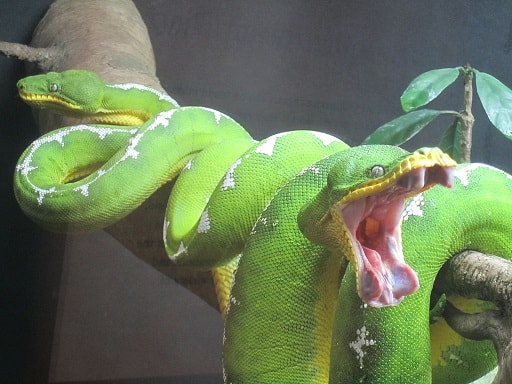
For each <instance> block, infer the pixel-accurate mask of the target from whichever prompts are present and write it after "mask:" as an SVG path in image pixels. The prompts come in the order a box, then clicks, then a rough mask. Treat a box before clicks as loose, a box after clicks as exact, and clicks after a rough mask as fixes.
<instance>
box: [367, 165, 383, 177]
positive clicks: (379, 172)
mask: <svg viewBox="0 0 512 384" xmlns="http://www.w3.org/2000/svg"><path fill="white" fill-rule="evenodd" d="M384 173H386V171H385V169H384V167H383V166H382V165H374V166H373V167H371V168H370V177H371V178H372V179H377V178H379V177H382V176H384Z"/></svg>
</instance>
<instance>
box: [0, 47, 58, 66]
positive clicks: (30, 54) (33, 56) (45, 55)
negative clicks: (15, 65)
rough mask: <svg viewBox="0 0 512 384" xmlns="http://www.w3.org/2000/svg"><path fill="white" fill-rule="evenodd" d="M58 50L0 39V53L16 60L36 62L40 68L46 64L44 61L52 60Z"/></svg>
mask: <svg viewBox="0 0 512 384" xmlns="http://www.w3.org/2000/svg"><path fill="white" fill-rule="evenodd" d="M58 52H59V50H58V48H57V47H51V48H34V47H30V46H28V45H24V44H18V43H9V42H6V41H0V53H2V54H4V55H5V56H7V57H14V58H16V59H18V60H23V61H29V62H32V63H37V64H38V66H39V67H42V68H44V67H46V66H47V64H46V63H48V62H52V61H53V60H54V57H55V56H56V55H57V54H58Z"/></svg>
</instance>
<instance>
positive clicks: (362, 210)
mask: <svg viewBox="0 0 512 384" xmlns="http://www.w3.org/2000/svg"><path fill="white" fill-rule="evenodd" d="M455 166H456V163H455V161H453V160H452V159H451V158H450V157H449V156H448V155H446V154H445V153H443V152H442V151H440V150H439V149H437V148H423V149H420V150H418V151H416V152H414V153H409V152H406V151H404V150H402V149H400V148H398V147H390V146H381V145H372V146H360V147H354V148H350V149H348V150H346V151H344V152H342V153H340V154H339V155H338V156H337V160H336V162H335V163H334V164H333V165H332V167H331V169H330V171H329V174H328V179H327V185H326V186H325V187H324V188H323V189H322V191H320V193H319V194H318V195H317V197H316V198H315V199H314V201H312V202H311V203H309V204H307V205H306V206H305V207H303V209H302V210H301V212H300V213H299V217H298V222H299V226H300V228H301V230H302V232H303V233H304V234H305V235H306V237H308V238H309V239H310V240H311V241H313V242H316V243H320V244H323V245H325V246H327V247H329V248H330V249H332V250H333V251H334V252H340V253H341V254H342V255H343V256H344V257H345V258H346V259H347V260H348V261H349V262H350V263H351V264H352V266H353V269H354V271H355V272H356V274H357V289H358V293H359V296H360V297H361V299H362V300H363V301H364V302H365V303H367V304H368V305H370V306H374V307H385V306H392V305H397V304H399V303H400V302H401V301H402V299H403V298H404V297H405V296H407V295H410V294H412V293H414V292H415V291H416V290H417V289H418V288H419V280H418V276H417V274H416V272H415V271H414V270H413V269H412V268H411V267H410V266H409V265H407V264H406V263H405V261H404V255H403V252H402V235H401V217H402V212H403V209H404V205H405V201H406V199H407V198H408V197H410V196H413V195H415V194H418V193H420V192H422V191H424V190H426V189H428V188H431V187H433V186H434V185H436V184H440V185H444V186H446V187H451V186H452V183H453V171H454V168H455ZM308 218H309V219H308ZM311 219H312V220H311Z"/></svg>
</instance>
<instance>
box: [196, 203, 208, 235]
mask: <svg viewBox="0 0 512 384" xmlns="http://www.w3.org/2000/svg"><path fill="white" fill-rule="evenodd" d="M209 230H210V216H208V209H205V210H204V211H203V213H201V218H200V219H199V224H198V226H197V233H207V232H208V231H209Z"/></svg>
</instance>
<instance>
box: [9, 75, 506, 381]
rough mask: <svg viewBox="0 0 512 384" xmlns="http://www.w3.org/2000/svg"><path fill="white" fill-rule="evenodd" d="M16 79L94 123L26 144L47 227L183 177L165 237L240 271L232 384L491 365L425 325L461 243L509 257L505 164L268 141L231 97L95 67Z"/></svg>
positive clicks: (29, 178)
mask: <svg viewBox="0 0 512 384" xmlns="http://www.w3.org/2000/svg"><path fill="white" fill-rule="evenodd" d="M18 88H19V91H20V95H21V97H22V98H23V99H24V100H25V101H27V102H28V103H29V104H31V105H34V106H38V107H42V108H50V109H52V110H54V111H56V112H58V113H64V114H71V115H74V116H79V117H86V118H88V119H89V120H90V121H92V122H93V123H95V124H94V125H90V124H82V125H77V126H73V127H64V128H61V129H58V130H56V131H52V132H49V133H47V134H45V135H43V136H42V137H41V138H39V139H37V140H35V141H34V142H33V143H32V144H31V145H30V146H29V147H28V148H27V149H26V151H25V152H24V153H23V154H22V155H21V157H20V160H19V162H18V164H17V166H16V170H15V177H14V188H15V194H16V198H17V199H18V202H19V204H20V206H21V208H22V209H23V211H24V212H25V213H26V214H27V215H28V216H30V217H31V218H32V219H33V220H34V221H35V222H37V223H39V224H40V225H42V226H44V227H46V228H48V229H50V230H55V231H81V230H94V229H97V228H102V227H105V226H108V225H110V224H112V223H114V222H116V221H117V220H119V219H120V218H122V217H124V216H126V215H128V214H129V213H130V212H131V211H133V210H134V209H135V208H136V207H137V206H139V205H140V204H141V203H142V202H143V201H144V200H145V199H146V198H148V197H149V196H150V195H151V194H152V193H153V192H154V191H155V190H156V189H157V188H159V187H160V186H161V185H163V184H165V183H167V182H168V181H170V180H172V179H175V178H176V177H177V180H176V182H175V184H174V187H173V190H172V192H171V196H170V199H169V205H168V208H167V212H166V219H165V223H164V241H165V246H166V250H167V252H168V254H169V256H170V257H171V259H172V260H173V261H174V262H176V263H178V264H180V265H187V266H191V267H196V268H203V269H213V268H216V271H217V274H218V275H219V276H227V277H228V279H227V282H224V285H223V286H222V287H221V289H220V290H219V293H220V296H221V299H220V304H221V308H222V310H223V312H225V318H226V326H225V340H224V357H223V359H224V369H225V382H226V383H248V384H255V383H256V384H257V383H299V384H301V383H303V384H305V383H315V384H317V383H319V384H321V383H358V382H361V383H365V382H367V383H430V382H432V380H434V382H436V383H450V384H454V383H465V382H468V381H471V380H473V379H475V378H477V377H479V376H481V375H482V374H483V373H485V372H487V371H488V370H489V369H490V368H492V367H493V366H494V365H495V363H496V357H495V354H494V352H493V348H492V346H491V345H490V343H489V342H470V341H467V340H465V339H463V338H461V337H458V336H457V335H455V334H453V333H451V334H450V333H448V334H445V333H444V332H449V331H447V327H446V325H445V324H443V323H442V321H440V322H438V323H436V324H434V325H432V326H430V328H429V305H430V304H429V300H430V291H431V289H432V285H433V282H434V279H435V276H436V274H437V272H438V270H439V268H440V267H441V266H442V264H443V263H444V262H445V261H446V260H447V259H448V258H450V256H451V255H453V254H455V253H458V252H460V251H462V250H464V249H475V250H479V251H482V252H488V253H493V254H498V255H501V256H503V257H505V258H511V257H512V251H511V250H510V246H509V241H508V239H509V238H510V236H511V234H512V224H511V223H510V219H509V218H508V216H504V215H503V214H500V212H503V210H510V209H511V208H512V206H511V203H510V201H511V199H510V197H511V194H512V192H511V191H512V180H511V177H510V176H509V175H507V174H505V173H503V172H501V171H499V170H496V169H494V168H491V167H487V166H483V165H478V164H469V165H461V166H459V167H458V168H457V169H455V163H454V162H453V161H452V160H451V159H449V157H447V156H446V155H444V154H443V153H442V152H440V151H439V150H437V149H422V150H418V151H416V152H414V153H409V152H406V151H404V150H402V149H400V148H397V147H391V146H360V147H353V148H349V147H348V146H347V145H346V144H345V143H343V142H341V141H340V140H338V139H337V138H335V137H332V136H330V135H327V134H324V133H320V132H314V131H292V132H285V133H280V134H276V135H274V136H271V137H269V138H267V139H265V140H262V141H261V142H256V141H255V140H254V139H253V138H252V137H251V136H250V135H249V134H248V133H247V132H246V131H245V130H244V129H243V128H242V126H241V125H239V124H238V123H237V122H236V121H234V120H233V119H232V118H230V117H229V116H227V115H225V114H223V113H221V112H219V111H216V110H213V109H209V108H204V107H180V106H178V104H177V103H176V102H175V101H174V100H173V99H171V98H170V97H168V96H167V95H166V94H165V93H160V92H157V91H154V90H151V89H149V88H147V87H143V86H140V85H136V84H108V83H105V82H103V81H101V80H100V79H99V78H98V77H97V76H96V75H95V74H94V73H92V72H88V71H81V70H71V71H66V72H63V73H49V74H46V75H41V76H34V77H28V78H26V79H23V80H21V81H20V82H19V83H18ZM178 175H179V176H178ZM435 184H444V185H446V186H453V187H452V188H451V189H447V188H442V187H434V188H431V187H432V186H434V185H435ZM407 199H408V200H407ZM401 222H402V225H401V226H400V223H401ZM402 248H403V252H402ZM239 255H241V256H239ZM404 255H405V260H404ZM235 269H236V272H235V274H234V278H233V275H232V271H233V270H235ZM429 332H431V336H430V337H429ZM443 335H444V336H443ZM431 339H432V340H433V342H432V350H431V346H430V340H431ZM431 373H432V374H431Z"/></svg>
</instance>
